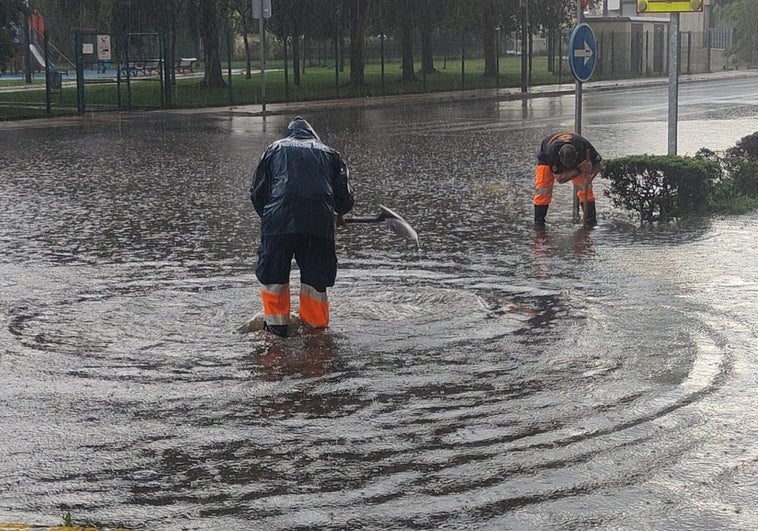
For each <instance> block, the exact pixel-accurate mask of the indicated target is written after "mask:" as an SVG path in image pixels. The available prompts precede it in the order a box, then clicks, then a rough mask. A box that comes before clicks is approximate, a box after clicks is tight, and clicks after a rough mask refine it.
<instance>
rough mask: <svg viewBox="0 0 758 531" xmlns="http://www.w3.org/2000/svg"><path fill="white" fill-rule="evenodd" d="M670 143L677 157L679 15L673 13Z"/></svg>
mask: <svg viewBox="0 0 758 531" xmlns="http://www.w3.org/2000/svg"><path fill="white" fill-rule="evenodd" d="M668 119H669V131H668V132H669V137H668V140H669V143H668V148H669V150H668V154H669V155H676V150H677V145H676V142H677V124H678V121H679V13H671V20H670V22H669V116H668Z"/></svg>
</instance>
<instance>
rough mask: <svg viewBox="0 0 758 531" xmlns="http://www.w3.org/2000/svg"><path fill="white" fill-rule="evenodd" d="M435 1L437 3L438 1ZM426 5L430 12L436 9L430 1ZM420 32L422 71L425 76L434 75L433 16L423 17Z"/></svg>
mask: <svg viewBox="0 0 758 531" xmlns="http://www.w3.org/2000/svg"><path fill="white" fill-rule="evenodd" d="M433 1H435V2H436V0H433ZM425 5H426V7H427V9H428V10H429V11H431V10H432V9H434V7H435V6H434V5H432V4H430V2H428V1H427V2H426V4H425ZM419 30H420V32H421V71H422V72H423V73H424V74H433V73H434V72H436V70H435V68H434V42H433V35H434V24H433V20H432V17H431V16H425V17H421V25H420V28H419Z"/></svg>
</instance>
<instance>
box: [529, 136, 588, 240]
mask: <svg viewBox="0 0 758 531" xmlns="http://www.w3.org/2000/svg"><path fill="white" fill-rule="evenodd" d="M602 160H603V158H602V157H601V156H600V154H599V153H598V152H597V150H596V149H595V148H594V147H593V146H592V144H590V142H589V140H587V139H586V138H584V137H583V136H581V135H578V134H576V133H556V134H554V135H551V136H549V137H547V138H545V139H544V140H543V141H542V144H541V145H540V152H539V154H538V155H537V174H536V176H535V193H534V226H535V227H536V228H544V227H545V216H547V209H548V206H550V200H551V199H552V198H553V182H554V181H558V182H559V183H565V182H567V181H572V182H573V184H574V189H575V190H576V195H577V198H578V199H579V203H580V205H581V206H582V210H583V212H584V214H585V215H584V218H585V219H584V222H585V223H586V224H587V225H590V226H594V225H596V224H597V215H596V213H595V194H594V193H593V192H592V180H593V179H594V178H595V176H596V175H597V174H598V172H599V171H600V162H601V161H602ZM585 202H586V204H585Z"/></svg>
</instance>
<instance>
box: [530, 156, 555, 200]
mask: <svg viewBox="0 0 758 531" xmlns="http://www.w3.org/2000/svg"><path fill="white" fill-rule="evenodd" d="M554 182H555V174H553V172H552V171H551V170H550V166H548V165H547V164H540V165H538V166H537V173H536V175H535V176H534V204H535V205H541V206H545V205H549V204H550V200H551V199H553V183H554Z"/></svg>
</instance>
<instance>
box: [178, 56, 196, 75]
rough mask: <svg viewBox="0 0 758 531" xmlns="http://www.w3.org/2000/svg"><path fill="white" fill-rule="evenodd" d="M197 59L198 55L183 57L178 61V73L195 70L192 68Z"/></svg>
mask: <svg viewBox="0 0 758 531" xmlns="http://www.w3.org/2000/svg"><path fill="white" fill-rule="evenodd" d="M196 61H197V57H182V58H181V59H179V61H178V62H177V63H176V71H177V73H183V74H187V73H190V72H194V70H192V67H193V66H194V64H195V62H196Z"/></svg>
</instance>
